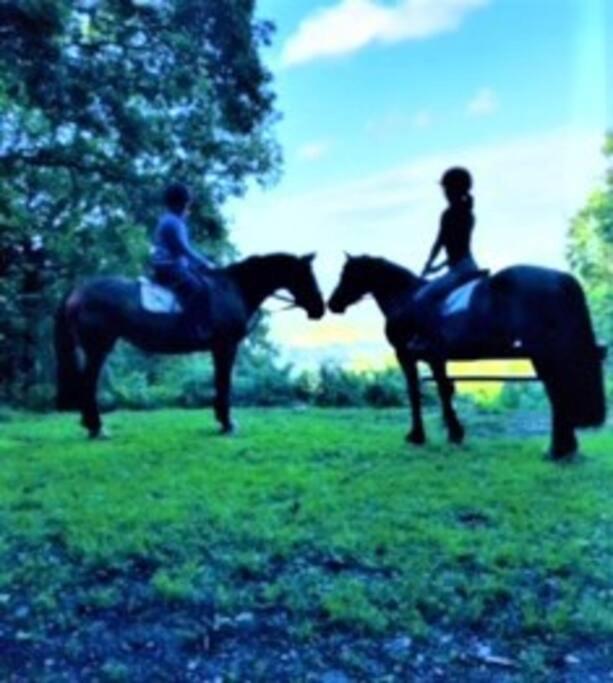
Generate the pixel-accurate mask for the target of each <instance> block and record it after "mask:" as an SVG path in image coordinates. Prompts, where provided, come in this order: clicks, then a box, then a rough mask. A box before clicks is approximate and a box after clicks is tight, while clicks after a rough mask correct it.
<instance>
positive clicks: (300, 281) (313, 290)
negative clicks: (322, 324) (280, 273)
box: [284, 254, 326, 320]
mask: <svg viewBox="0 0 613 683" xmlns="http://www.w3.org/2000/svg"><path fill="white" fill-rule="evenodd" d="M314 259H315V254H307V255H306V256H295V257H292V259H291V264H290V267H289V269H288V273H287V282H285V284H284V287H285V288H286V289H288V290H289V292H290V294H291V295H292V296H293V298H294V303H295V304H296V306H298V307H299V308H303V309H304V310H305V311H306V312H307V315H308V316H309V318H311V319H312V320H319V319H320V318H323V316H324V313H325V312H326V305H325V302H324V300H323V297H322V295H321V292H320V291H319V285H318V284H317V280H316V279H315V274H314V273H313V260H314Z"/></svg>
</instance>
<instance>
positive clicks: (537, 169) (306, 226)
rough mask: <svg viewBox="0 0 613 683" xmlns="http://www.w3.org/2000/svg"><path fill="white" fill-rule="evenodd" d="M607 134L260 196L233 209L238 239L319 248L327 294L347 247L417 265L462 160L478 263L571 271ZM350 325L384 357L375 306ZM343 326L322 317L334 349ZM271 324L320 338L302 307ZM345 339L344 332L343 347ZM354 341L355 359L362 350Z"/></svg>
mask: <svg viewBox="0 0 613 683" xmlns="http://www.w3.org/2000/svg"><path fill="white" fill-rule="evenodd" d="M602 140H603V134H602V132H601V131H582V130H574V129H558V130H555V131H552V132H549V133H547V134H544V135H531V136H525V137H521V138H514V139H509V140H506V141H503V142H499V143H496V144H490V145H487V146H484V145H481V146H475V147H470V148H457V149H449V150H448V151H446V152H442V153H438V154H434V155H429V156H425V157H422V158H421V159H415V160H411V161H408V162H407V163H405V164H401V165H398V166H394V167H392V168H390V169H388V170H387V171H385V172H381V173H376V174H373V175H371V176H367V177H365V178H363V179H361V180H352V181H348V182H343V183H338V184H336V185H331V186H330V185H327V186H322V187H321V188H318V189H316V190H313V191H311V192H308V193H301V194H294V195H288V194H284V193H283V192H282V189H281V188H278V189H277V190H275V191H272V192H269V193H266V194H261V193H258V194H255V193H254V195H252V196H251V198H247V199H242V200H240V204H238V203H237V204H236V205H235V206H234V211H233V212H232V213H233V214H234V217H235V227H234V230H233V237H234V239H235V241H236V243H237V245H238V246H239V248H240V249H241V250H242V251H243V252H244V253H245V254H249V253H265V252H268V251H279V250H282V251H289V252H294V253H302V252H305V253H306V252H308V251H312V250H317V251H318V254H319V256H318V258H317V260H316V261H315V269H316V271H317V275H318V278H319V281H320V283H321V286H322V290H323V291H324V294H326V295H329V293H330V291H331V290H332V288H333V287H334V286H335V284H336V281H337V279H338V275H339V273H340V270H341V268H342V265H343V262H344V259H343V251H344V250H345V249H346V250H348V251H350V252H352V253H356V254H359V253H368V254H373V255H380V256H384V257H386V258H389V259H391V260H393V261H396V262H400V263H404V264H405V265H407V266H408V267H409V268H412V269H414V270H418V269H419V268H421V266H422V265H423V262H424V260H425V258H426V255H427V253H428V250H429V247H430V246H431V244H432V241H433V240H434V237H435V235H436V231H437V228H438V220H439V215H440V212H441V210H442V209H443V208H444V199H443V197H442V195H441V191H440V186H439V184H438V180H439V178H440V176H441V174H442V172H443V171H444V169H445V168H447V167H449V166H451V165H456V164H461V165H464V166H466V167H468V168H469V169H470V170H471V171H472V173H473V177H474V181H475V186H474V197H475V213H476V217H477V224H476V229H475V236H474V252H475V256H476V258H477V260H478V262H479V264H480V265H482V267H487V268H491V269H493V270H496V269H499V268H502V267H505V266H507V265H511V264H514V263H534V264H540V265H545V266H549V267H553V268H562V269H564V268H565V267H566V266H565V260H564V252H565V245H566V235H567V231H568V227H569V222H570V219H571V218H572V216H573V215H575V213H576V212H577V211H578V210H579V208H580V207H581V206H583V204H584V203H585V201H586V198H587V196H588V195H589V193H590V192H591V191H592V190H593V189H594V188H595V187H596V186H597V184H598V182H599V180H600V179H601V178H602V177H603V172H604V161H603V158H602V155H601V152H600V150H601V146H602ZM343 320H345V319H343ZM346 321H347V322H348V323H351V325H352V326H353V327H354V328H355V336H356V338H359V339H360V340H362V341H363V342H364V343H365V344H366V343H368V344H372V347H369V349H370V350H369V351H368V353H371V354H372V355H373V356H376V354H383V353H385V351H386V345H385V342H384V339H383V336H382V319H381V315H380V313H379V312H378V311H377V310H376V308H375V306H374V304H373V303H372V302H370V301H365V302H364V303H363V304H360V305H359V306H356V307H354V308H352V309H350V311H349V312H348V315H347V319H346ZM334 322H335V318H334V317H326V318H324V319H323V321H322V322H320V323H318V325H319V326H322V330H321V331H320V335H321V336H320V339H321V340H323V339H326V340H327V343H329V344H330V348H332V346H333V343H334V339H335V336H334V335H335V328H334V327H333V325H334ZM328 325H330V328H329V329H328V328H327V326H328ZM272 329H273V333H274V335H275V337H276V338H277V340H278V341H279V342H280V343H287V344H289V345H291V346H292V347H299V346H300V345H301V344H300V339H301V338H302V337H304V339H305V342H306V340H307V339H309V338H310V337H309V335H310V334H311V329H310V326H309V323H308V322H307V321H306V320H305V318H304V315H303V314H301V313H300V312H296V313H288V314H284V315H283V316H274V317H273V319H272ZM338 336H339V335H337V337H338ZM377 339H379V340H380V344H379V345H378V346H377V344H376V343H375V340H377ZM343 344H346V342H345V341H344V340H343V339H341V338H340V337H339V338H338V339H337V341H336V347H339V348H340V346H342V345H343ZM349 346H350V345H348V344H347V350H346V355H347V357H348V358H349V357H350V356H351V354H352V353H353V351H352V350H351V349H350V348H349ZM339 348H336V351H335V353H337V352H339ZM362 351H363V352H366V351H365V349H362ZM322 353H323V354H324V355H325V353H327V351H325V350H324V351H322ZM339 353H340V352H339ZM337 355H338V354H337ZM339 357H340V356H339ZM296 359H298V355H297V356H296Z"/></svg>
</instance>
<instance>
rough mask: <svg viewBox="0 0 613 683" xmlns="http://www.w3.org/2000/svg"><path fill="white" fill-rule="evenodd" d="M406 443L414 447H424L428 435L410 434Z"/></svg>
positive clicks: (406, 438)
mask: <svg viewBox="0 0 613 683" xmlns="http://www.w3.org/2000/svg"><path fill="white" fill-rule="evenodd" d="M405 441H407V442H408V443H412V444H413V445H414V446H423V445H424V444H425V443H426V435H425V434H424V433H423V432H409V433H408V434H407V435H406V437H405Z"/></svg>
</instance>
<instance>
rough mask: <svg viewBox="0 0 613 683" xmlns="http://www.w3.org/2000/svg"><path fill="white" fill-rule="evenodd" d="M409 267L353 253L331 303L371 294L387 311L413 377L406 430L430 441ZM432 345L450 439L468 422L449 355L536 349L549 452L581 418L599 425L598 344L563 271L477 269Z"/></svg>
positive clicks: (556, 451)
mask: <svg viewBox="0 0 613 683" xmlns="http://www.w3.org/2000/svg"><path fill="white" fill-rule="evenodd" d="M425 282H426V281H425V280H424V279H422V278H419V277H417V276H416V275H414V274H413V273H411V272H410V271H409V270H407V269H406V268H403V267H401V266H398V265H396V264H394V263H391V262H390V261H387V260H385V259H382V258H374V257H370V256H360V257H348V260H347V263H346V264H345V267H344V270H343V273H342V276H341V280H340V282H339V284H338V286H337V287H336V289H335V291H334V292H333V294H332V296H331V298H330V301H329V304H328V305H329V308H330V310H331V311H332V312H334V313H343V312H344V311H345V309H346V308H347V307H348V306H350V305H351V304H353V303H355V302H356V301H358V300H359V299H360V298H362V297H363V296H364V295H366V294H372V295H373V296H374V298H375V300H376V302H377V304H378V306H379V308H380V309H381V311H382V313H383V315H384V316H385V319H386V326H385V333H386V336H387V339H388V340H389V342H390V344H391V345H392V346H393V347H394V350H395V352H396V357H397V358H398V362H399V363H400V366H401V367H402V369H403V372H404V374H405V377H406V380H407V389H408V393H409V399H410V402H411V409H412V426H411V430H410V431H409V434H408V435H407V440H409V441H411V442H412V443H415V444H422V443H424V442H425V432H424V426H423V420H422V415H421V397H420V391H419V376H418V372H417V361H418V360H420V358H419V357H418V356H417V355H415V354H414V353H413V352H412V351H411V345H410V343H409V342H410V339H411V337H412V335H413V333H414V332H415V329H414V327H413V324H414V323H413V321H412V319H411V318H412V306H411V299H412V297H413V295H414V294H415V292H416V291H417V290H418V289H419V288H420V287H422V286H423V285H424V284H425ZM432 324H433V325H434V326H435V329H434V328H433V329H432V330H431V335H432V336H431V338H433V341H434V345H433V348H434V349H435V352H433V353H432V354H430V355H428V356H427V357H424V358H423V360H426V362H428V363H429V365H430V367H431V370H432V374H433V376H434V379H435V380H436V383H437V388H438V392H439V397H440V399H441V405H442V409H443V417H444V420H445V424H446V426H447V431H448V436H449V440H450V441H451V442H454V443H461V442H462V440H463V438H464V428H463V427H462V425H461V424H460V421H459V420H458V417H457V415H456V413H455V410H454V408H453V404H452V396H453V390H454V387H453V383H452V382H451V381H450V380H449V379H448V378H447V375H446V371H445V361H446V360H448V359H454V360H469V359H478V358H487V357H490V358H500V357H505V356H517V355H521V356H523V357H527V358H530V359H531V361H532V363H533V365H534V367H535V370H536V372H537V375H538V377H539V378H540V379H541V380H542V382H543V383H544V385H545V389H546V391H547V395H548V397H549V401H550V404H551V412H552V442H551V455H552V457H554V458H563V457H567V456H570V455H572V454H573V453H574V452H575V451H576V450H577V440H576V437H575V428H578V427H592V426H598V425H601V424H602V423H603V422H604V419H605V398H604V386H603V376H602V362H601V353H600V351H599V349H598V347H597V344H596V341H595V339H594V333H593V330H592V324H591V320H590V315H589V311H588V309H587V305H586V302H585V297H584V295H583V291H582V290H581V287H580V285H579V283H578V282H577V281H576V280H575V279H574V278H573V277H572V276H571V275H568V274H566V273H562V272H559V271H556V270H550V269H547V268H538V267H533V266H515V267H511V268H506V269H504V270H502V271H500V272H499V273H497V274H495V275H493V276H491V277H487V278H483V279H481V280H480V281H479V282H478V283H477V284H476V285H475V289H474V290H473V294H472V298H471V303H470V306H469V308H468V309H467V310H466V311H465V312H464V313H462V314H459V315H455V316H451V317H448V318H441V317H438V318H437V317H436V316H435V317H434V318H433V323H432Z"/></svg>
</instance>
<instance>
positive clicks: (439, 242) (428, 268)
mask: <svg viewBox="0 0 613 683" xmlns="http://www.w3.org/2000/svg"><path fill="white" fill-rule="evenodd" d="M444 245H445V242H444V239H443V224H442V222H441V227H440V229H439V232H438V236H437V238H436V240H435V241H434V244H433V245H432V249H431V250H430V256H428V260H427V261H426V265H425V266H424V269H423V271H422V276H424V275H427V274H428V273H432V272H436V271H437V270H440V269H441V268H443V267H444V266H445V265H446V263H447V262H446V261H445V262H443V263H441V264H439V265H437V266H434V265H433V264H434V261H436V258H437V256H438V255H439V253H440V252H441V249H442V248H443V246H444Z"/></svg>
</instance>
